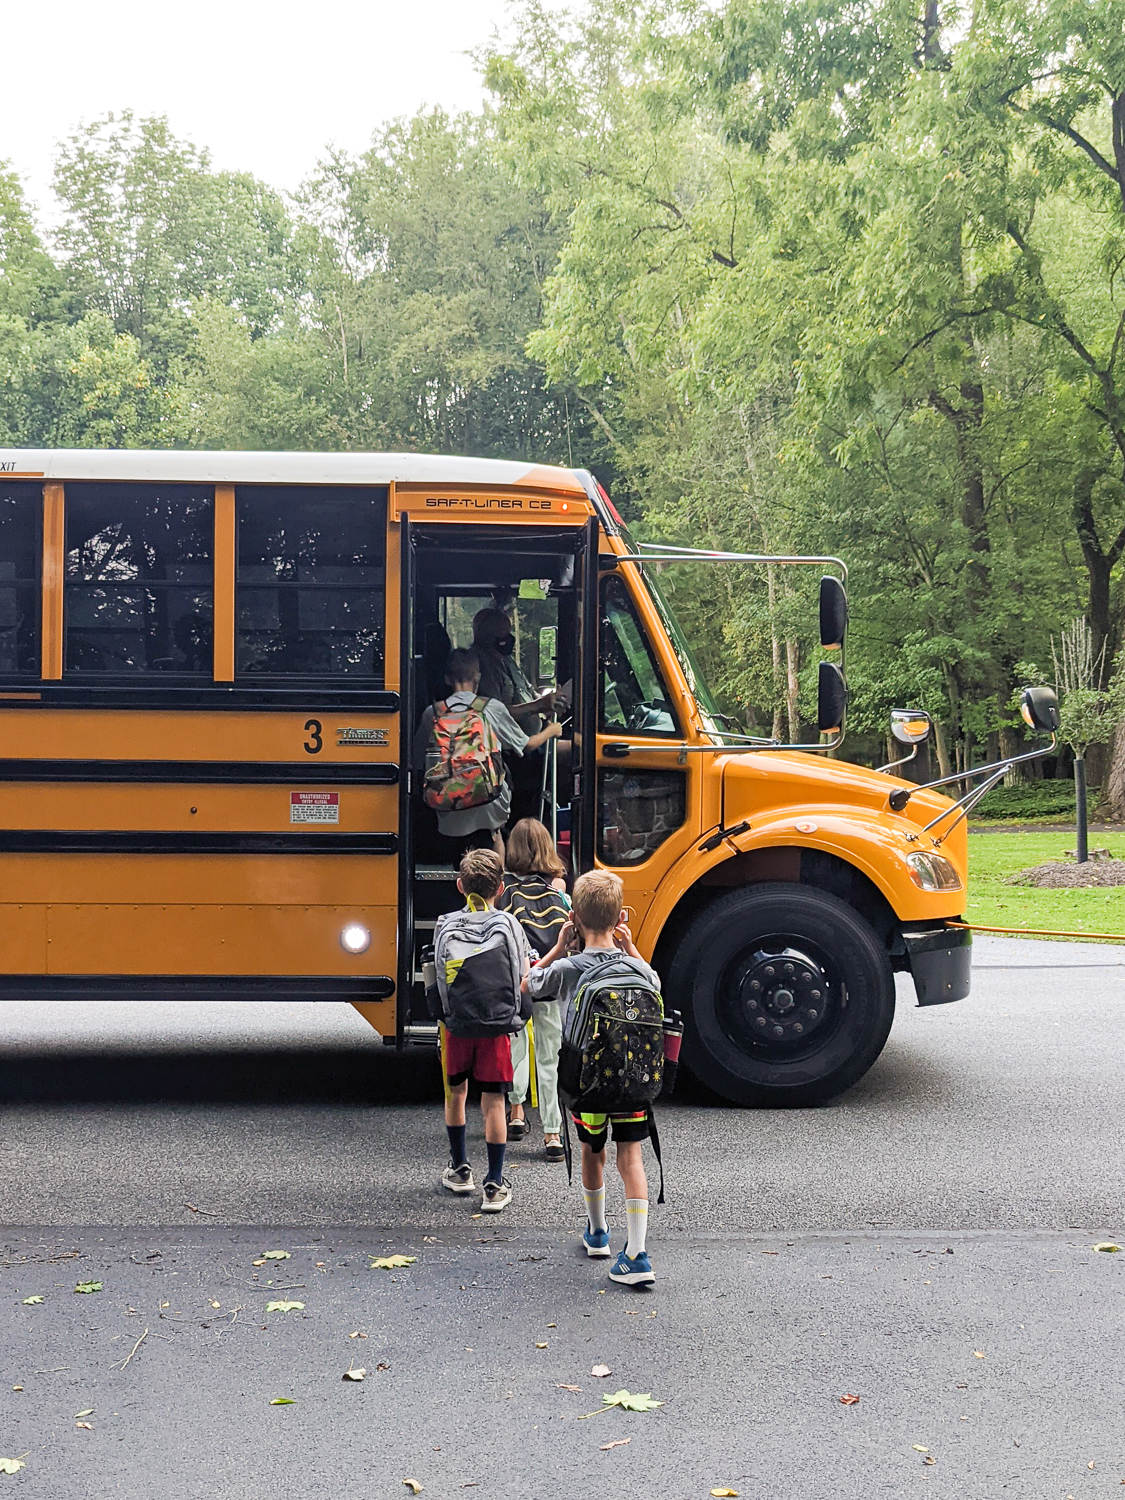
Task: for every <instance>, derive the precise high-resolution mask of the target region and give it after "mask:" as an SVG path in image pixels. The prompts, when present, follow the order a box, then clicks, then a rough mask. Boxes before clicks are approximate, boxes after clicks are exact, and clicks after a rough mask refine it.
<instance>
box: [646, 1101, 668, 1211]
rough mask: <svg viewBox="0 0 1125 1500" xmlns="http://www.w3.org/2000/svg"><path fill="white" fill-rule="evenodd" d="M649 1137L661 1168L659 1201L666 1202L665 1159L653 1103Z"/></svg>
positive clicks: (649, 1118)
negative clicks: (661, 1149) (661, 1150)
mask: <svg viewBox="0 0 1125 1500" xmlns="http://www.w3.org/2000/svg"><path fill="white" fill-rule="evenodd" d="M648 1138H649V1140H650V1141H651V1142H652V1154H653V1156H655V1157H656V1165H657V1166H658V1167H659V1168H660V1196H659V1197H658V1198H657V1200H656V1201H657V1203H663V1202H664V1160H663V1158H662V1157H661V1155H660V1134H659V1132H658V1131H657V1128H656V1116H655V1115H654V1114H653V1112H652V1105H651V1104H650V1105H649V1107H648Z"/></svg>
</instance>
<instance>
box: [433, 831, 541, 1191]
mask: <svg viewBox="0 0 1125 1500" xmlns="http://www.w3.org/2000/svg"><path fill="white" fill-rule="evenodd" d="M503 875H504V866H503V863H502V862H501V860H500V857H499V855H497V854H494V853H493V852H492V850H491V849H469V850H467V851H466V853H465V854H464V856H463V857H462V859H461V865H460V873H459V879H458V881H457V889H458V890H459V891H460V892H461V894H462V895H463V896H464V897H465V898H466V904H465V906H464V907H463V908H462V909H461V910H460V911H455V912H448V913H446V915H444V916H441V917H439V918H438V920H437V925H436V927H435V929H434V959H433V962H434V968H435V971H436V972H435V980H436V989H437V1006H438V1012H439V1017H440V1021H441V1055H442V1068H443V1071H444V1074H445V1128H446V1132H447V1134H448V1136H449V1165H448V1167H446V1169H445V1171H444V1172H443V1173H442V1174H441V1185H442V1187H444V1188H446V1189H447V1190H448V1191H449V1192H451V1193H456V1194H458V1195H459V1196H463V1195H465V1194H468V1193H472V1192H474V1191H475V1190H476V1183H475V1182H474V1180H473V1169H472V1167H471V1166H470V1164H469V1156H468V1152H467V1150H466V1148H465V1104H466V1101H467V1099H468V1094H469V1079H470V1077H472V1078H475V1079H476V1081H477V1083H478V1085H479V1086H480V1091H481V1096H480V1107H481V1113H482V1115H483V1116H484V1139H485V1144H486V1146H487V1148H488V1171H487V1173H486V1175H485V1179H484V1188H483V1196H482V1199H481V1205H480V1206H481V1212H482V1213H499V1212H500V1210H501V1209H502V1208H506V1207H507V1206H508V1204H509V1203H510V1202H511V1201H512V1185H511V1183H510V1182H509V1181H508V1180H507V1178H506V1177H505V1176H504V1149H505V1144H506V1142H507V1139H508V1122H507V1116H506V1111H505V1105H504V1101H505V1097H506V1095H507V1093H508V1090H509V1089H510V1088H511V1086H512V1034H513V1033H514V1032H518V1031H522V1030H523V1028H524V1027H525V1026H526V1025H527V1019H528V1016H530V1014H531V1001H530V999H528V998H527V997H526V996H525V995H524V994H523V992H522V990H521V981H522V979H523V977H524V975H525V974H526V973H527V970H528V966H529V965H530V963H531V952H530V949H529V947H528V942H527V937H526V936H525V934H524V930H523V928H522V927H521V926H520V924H519V922H517V920H516V919H515V917H513V916H512V915H511V914H510V913H509V912H506V911H497V910H496V904H495V903H496V900H497V898H498V897H499V896H500V894H501V892H502V891H503V889H504V881H503Z"/></svg>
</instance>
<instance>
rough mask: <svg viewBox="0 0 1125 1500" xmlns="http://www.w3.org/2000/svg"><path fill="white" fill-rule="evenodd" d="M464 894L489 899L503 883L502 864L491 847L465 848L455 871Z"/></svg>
mask: <svg viewBox="0 0 1125 1500" xmlns="http://www.w3.org/2000/svg"><path fill="white" fill-rule="evenodd" d="M457 873H458V875H459V876H460V877H461V889H462V890H463V891H464V893H465V895H466V896H482V897H483V898H484V899H485V900H486V901H491V900H492V899H493V897H494V896H495V895H496V893H497V891H498V890H499V889H500V887H501V886H502V885H503V884H504V865H503V862H502V860H501V858H500V856H499V855H498V854H497V853H495V852H494V851H493V850H492V849H466V850H465V852H464V854H462V856H461V866H460V868H459V869H458V871H457Z"/></svg>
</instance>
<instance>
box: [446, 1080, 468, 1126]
mask: <svg viewBox="0 0 1125 1500" xmlns="http://www.w3.org/2000/svg"><path fill="white" fill-rule="evenodd" d="M468 1097H469V1080H468V1079H467V1078H466V1079H465V1080H464V1081H463V1082H461V1083H452V1084H450V1085H449V1087H448V1088H447V1089H446V1091H445V1123H446V1124H447V1125H464V1123H465V1100H466V1099H467V1098H468Z"/></svg>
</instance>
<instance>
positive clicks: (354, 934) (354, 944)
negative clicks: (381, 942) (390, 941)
mask: <svg viewBox="0 0 1125 1500" xmlns="http://www.w3.org/2000/svg"><path fill="white" fill-rule="evenodd" d="M340 944H341V946H342V947H343V949H344V952H345V953H366V952H367V950H368V948H369V947H370V946H371V934H370V932H368V930H367V928H366V927H364V926H362V925H361V924H360V923H359V922H349V923H348V925H347V926H346V927H345V928H344V930H343V932H342V933H341V934H340Z"/></svg>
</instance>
